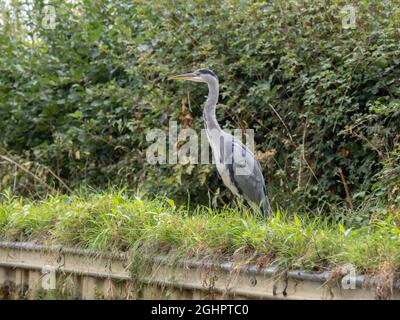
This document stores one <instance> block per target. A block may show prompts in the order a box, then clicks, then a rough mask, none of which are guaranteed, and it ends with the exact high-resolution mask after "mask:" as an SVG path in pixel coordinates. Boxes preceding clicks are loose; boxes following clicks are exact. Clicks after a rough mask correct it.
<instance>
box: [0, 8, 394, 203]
mask: <svg viewBox="0 0 400 320" xmlns="http://www.w3.org/2000/svg"><path fill="white" fill-rule="evenodd" d="M15 3H16V4H15V6H18V1H16V2H15ZM52 4H53V5H54V6H55V8H56V14H57V19H56V22H57V25H56V28H55V29H54V30H49V29H45V28H43V27H42V26H41V24H40V21H41V18H42V11H41V10H42V8H43V4H42V3H41V2H40V1H35V5H34V6H33V8H31V10H30V11H29V15H28V16H25V15H20V16H18V15H17V16H12V15H9V16H8V18H7V14H6V11H7V10H5V9H4V8H3V19H2V20H3V23H2V26H1V27H0V52H1V55H0V130H1V134H2V136H1V139H0V147H1V148H2V152H0V153H1V154H7V155H8V157H9V158H12V159H14V160H16V161H17V162H18V163H19V164H21V165H22V166H24V167H25V168H27V169H29V170H30V171H32V172H34V173H35V174H36V175H37V176H38V177H40V178H41V179H44V180H46V181H47V183H48V184H50V185H52V186H53V185H54V186H56V187H57V188H60V189H64V190H65V188H64V187H63V185H61V184H60V182H59V181H58V180H57V179H55V177H54V176H58V177H60V178H61V179H62V180H63V181H65V182H66V183H67V184H68V185H69V186H70V187H71V188H73V187H76V186H79V185H81V184H87V185H91V186H95V187H98V186H100V187H104V186H107V185H108V184H109V183H111V184H113V185H114V184H119V185H129V186H130V187H137V186H140V188H141V189H142V190H147V191H151V192H160V191H161V192H168V194H169V196H170V197H171V196H172V195H174V197H175V198H177V199H178V198H179V197H182V198H185V199H186V197H187V193H188V192H190V196H191V199H192V202H193V201H194V202H202V203H208V201H209V199H208V197H209V195H210V194H211V195H213V197H214V198H215V199H218V200H221V199H222V200H223V199H224V196H225V195H226V196H229V193H226V190H225V188H221V190H219V186H220V185H221V181H219V180H218V179H217V174H216V171H215V170H214V169H213V167H212V166H211V165H196V166H193V165H180V164H177V165H158V166H156V165H149V164H147V163H146V161H145V150H146V148H147V146H148V143H147V142H146V139H145V136H146V133H147V132H148V131H149V130H150V129H152V128H161V129H165V130H166V128H167V127H168V122H169V120H176V121H178V124H179V126H180V127H181V128H182V127H192V128H194V129H196V130H199V129H200V128H202V127H203V120H202V117H201V115H202V103H203V100H204V95H205V93H206V88H205V87H203V86H198V85H196V86H195V85H186V84H185V85H183V84H182V83H170V82H168V81H167V76H168V75H170V74H174V73H177V72H186V71H191V70H193V69H196V68H199V67H208V68H211V69H213V70H214V71H215V72H216V73H217V74H218V76H219V78H220V82H221V95H220V98H221V103H220V105H219V109H218V119H219V120H220V122H221V123H222V124H223V126H224V127H227V128H253V129H255V132H256V136H255V138H256V148H257V150H259V151H261V152H262V153H264V154H266V155H269V156H265V157H264V158H265V159H263V157H262V156H261V160H262V166H263V168H264V173H265V175H266V176H267V177H268V181H269V184H270V191H269V193H270V197H271V198H272V203H274V204H275V205H276V204H277V203H279V204H281V205H282V206H284V207H288V206H289V205H290V206H293V205H296V206H298V207H303V208H304V207H306V206H309V207H311V208H315V207H317V206H319V205H320V204H321V203H328V202H329V203H347V205H349V206H352V205H357V204H359V203H360V202H361V201H362V200H364V201H365V200H366V199H367V198H368V196H369V195H371V194H373V196H374V197H378V196H380V198H381V199H383V200H385V199H387V198H388V197H389V200H390V201H391V203H394V204H395V203H396V201H398V200H399V189H398V187H397V186H398V184H399V176H400V173H399V169H398V168H399V161H400V160H399V159H400V156H399V152H400V151H399V150H398V145H399V139H400V136H399V132H400V130H399V127H400V125H399V123H400V122H399V120H400V111H399V109H400V108H399V101H400V100H399V99H400V50H399V40H400V29H399V28H400V6H398V4H396V1H392V2H388V1H366V0H365V1H357V3H356V7H357V9H358V12H357V15H356V26H355V28H350V29H344V28H343V27H342V18H343V15H342V14H341V8H342V7H343V6H344V5H345V4H347V2H345V1H311V0H305V1H271V2H269V3H265V1H234V0H223V1H203V0H196V1H189V2H187V1H181V0H176V1H157V2H153V1H145V0H123V1H108V0H107V1H106V0H104V1H89V0H82V1H78V4H74V5H73V4H70V3H68V2H65V1H58V0H57V1H52ZM35 17H36V19H34V18H35ZM7 21H8V22H7ZM18 21H19V22H18ZM396 148H397V151H396ZM274 149H275V150H276V153H275V152H274ZM274 154H275V155H274ZM1 168H2V169H0V173H1V176H2V177H1V180H0V181H1V182H0V184H1V187H4V186H13V187H14V189H18V188H20V191H21V192H24V193H27V192H30V190H31V189H32V187H31V185H29V183H28V182H29V181H34V180H32V179H31V177H29V176H27V175H26V173H25V172H23V171H21V170H20V169H16V167H15V166H14V165H11V164H10V163H9V162H6V161H2V162H1ZM15 170H16V171H17V173H16V174H14V173H13V172H14V171H15ZM50 170H51V171H50ZM50 172H52V173H54V174H50ZM18 179H22V180H18ZM18 181H23V183H21V184H18V183H17V182H18ZM36 187H41V186H36ZM346 187H347V188H348V190H347V192H346ZM205 189H206V190H207V189H208V190H209V195H207V192H204V190H205ZM35 190H37V188H36V189H35ZM214 195H215V196H214ZM288 195H290V196H288ZM215 199H212V200H215ZM344 199H346V201H344ZM376 199H377V198H375V200H374V201H372V202H373V203H376V202H377V200H376ZM372 202H371V203H372Z"/></svg>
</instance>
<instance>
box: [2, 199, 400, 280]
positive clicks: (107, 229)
mask: <svg viewBox="0 0 400 320" xmlns="http://www.w3.org/2000/svg"><path fill="white" fill-rule="evenodd" d="M1 200H2V201H1V204H0V235H1V236H0V237H1V239H2V240H8V241H35V242H38V243H42V244H45V245H46V244H47V245H50V244H61V245H64V246H71V247H80V248H90V249H96V250H99V251H128V250H132V252H134V253H133V254H134V255H135V256H138V255H139V254H140V253H141V252H143V253H144V252H145V251H146V252H147V253H149V252H150V253H151V254H156V253H163V254H171V253H173V256H174V257H182V258H183V257H185V258H188V257H193V258H210V259H218V260H235V259H237V258H238V259H242V260H245V261H246V262H254V263H259V264H260V263H261V264H262V265H263V266H266V265H275V266H278V267H280V268H283V269H293V268H300V269H305V270H323V269H327V268H328V269H333V268H335V267H336V266H338V265H342V264H346V263H351V264H353V265H354V266H356V268H357V270H358V271H359V272H365V273H370V272H371V273H372V272H375V271H377V270H379V268H381V267H382V266H383V265H387V264H388V263H389V264H390V265H391V266H393V268H394V270H396V269H397V268H398V266H399V262H400V250H399V247H400V246H399V245H400V228H399V222H400V215H399V212H396V211H390V212H388V211H382V212H380V213H376V214H374V215H371V216H370V217H369V219H368V221H364V222H363V223H361V224H357V225H356V224H355V222H351V221H354V219H349V220H348V221H345V220H343V221H342V222H341V223H339V222H333V221H334V220H333V219H330V218H329V217H322V216H314V217H310V216H308V215H305V214H301V215H300V214H299V215H296V214H295V213H290V214H289V213H283V212H275V213H273V214H272V215H271V216H270V217H269V218H268V219H267V220H265V221H264V220H262V219H261V218H259V217H256V216H254V215H252V214H251V212H250V211H248V210H247V209H245V208H224V209H220V210H212V209H210V208H206V207H199V208H197V209H196V210H195V211H188V210H187V208H184V207H180V208H177V207H176V206H175V204H174V201H173V200H171V199H167V198H159V199H150V200H149V199H144V198H141V197H139V196H132V195H128V194H126V193H124V192H122V191H121V192H107V193H91V194H86V195H72V196H54V197H48V198H46V199H44V200H41V201H28V200H25V199H22V198H15V197H12V196H10V195H9V194H7V193H3V194H2V197H1ZM349 215H350V216H351V214H349Z"/></svg>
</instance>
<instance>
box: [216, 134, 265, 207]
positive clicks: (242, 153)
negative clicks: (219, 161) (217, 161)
mask: <svg viewBox="0 0 400 320" xmlns="http://www.w3.org/2000/svg"><path fill="white" fill-rule="evenodd" d="M223 144H224V150H223V161H225V163H226V165H227V168H228V171H229V172H230V176H231V179H232V180H233V183H234V185H235V187H236V188H237V189H238V192H239V194H241V195H243V196H244V197H245V198H246V199H247V200H249V201H251V202H254V203H256V204H257V205H260V204H264V202H265V201H266V197H265V193H266V188H265V181H264V177H263V174H262V170H261V166H260V164H259V163H258V161H257V160H256V158H255V157H254V154H253V153H252V152H251V151H250V150H249V149H248V148H247V147H246V146H245V145H244V144H242V143H241V142H240V141H239V140H237V139H236V138H234V137H233V136H231V135H225V136H224V143H223Z"/></svg>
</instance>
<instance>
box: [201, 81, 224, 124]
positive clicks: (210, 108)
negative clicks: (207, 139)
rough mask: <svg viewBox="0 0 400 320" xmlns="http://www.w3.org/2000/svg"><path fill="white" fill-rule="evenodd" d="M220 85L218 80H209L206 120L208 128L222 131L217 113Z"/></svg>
mask: <svg viewBox="0 0 400 320" xmlns="http://www.w3.org/2000/svg"><path fill="white" fill-rule="evenodd" d="M218 94H219V85H218V81H217V80H212V81H210V82H208V97H207V100H206V103H205V105H204V121H205V126H206V129H207V130H218V131H221V127H220V126H219V124H218V121H217V117H216V115H215V109H216V107H217V103H218Z"/></svg>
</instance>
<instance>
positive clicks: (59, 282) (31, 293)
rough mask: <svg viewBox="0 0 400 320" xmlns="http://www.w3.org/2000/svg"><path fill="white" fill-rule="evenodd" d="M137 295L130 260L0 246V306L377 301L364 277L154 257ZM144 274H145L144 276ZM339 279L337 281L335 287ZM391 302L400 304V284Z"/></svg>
mask: <svg viewBox="0 0 400 320" xmlns="http://www.w3.org/2000/svg"><path fill="white" fill-rule="evenodd" d="M153 260H154V262H155V263H154V265H153V266H151V269H152V270H151V271H150V272H149V273H148V274H149V275H145V276H143V277H142V278H140V282H141V285H140V288H139V287H137V282H136V284H134V281H133V280H132V278H131V276H130V271H129V257H128V256H127V254H123V253H121V254H111V253H99V252H97V251H92V250H83V249H75V248H64V247H61V246H50V247H47V246H42V245H37V244H34V243H20V242H0V299H5V298H31V299H34V298H37V297H38V293H42V294H43V293H44V294H45V293H48V292H51V291H52V290H54V292H58V293H59V294H60V295H62V296H64V297H67V298H71V299H96V298H97V299H219V298H225V299H374V298H375V297H376V293H375V288H374V287H373V286H368V284H367V282H368V281H367V279H365V277H364V276H356V275H351V274H350V275H345V276H344V277H345V278H343V275H341V276H339V277H337V274H336V275H334V274H333V273H332V272H328V271H327V272H323V273H309V272H304V271H289V272H287V273H281V274H279V273H278V272H277V270H276V269H275V268H263V269H258V268H257V267H256V266H254V265H251V266H244V267H238V266H237V265H235V264H234V263H231V262H228V263H222V264H215V263H211V262H199V261H185V262H184V263H181V264H180V265H179V266H178V267H177V266H176V265H175V266H172V265H171V264H170V263H169V262H168V261H167V260H166V259H165V258H162V257H155V258H154V259H153ZM146 274H147V273H146ZM334 277H335V279H334ZM390 298H392V299H400V291H399V283H396V284H395V285H394V289H393V290H392V294H391V296H390Z"/></svg>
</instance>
